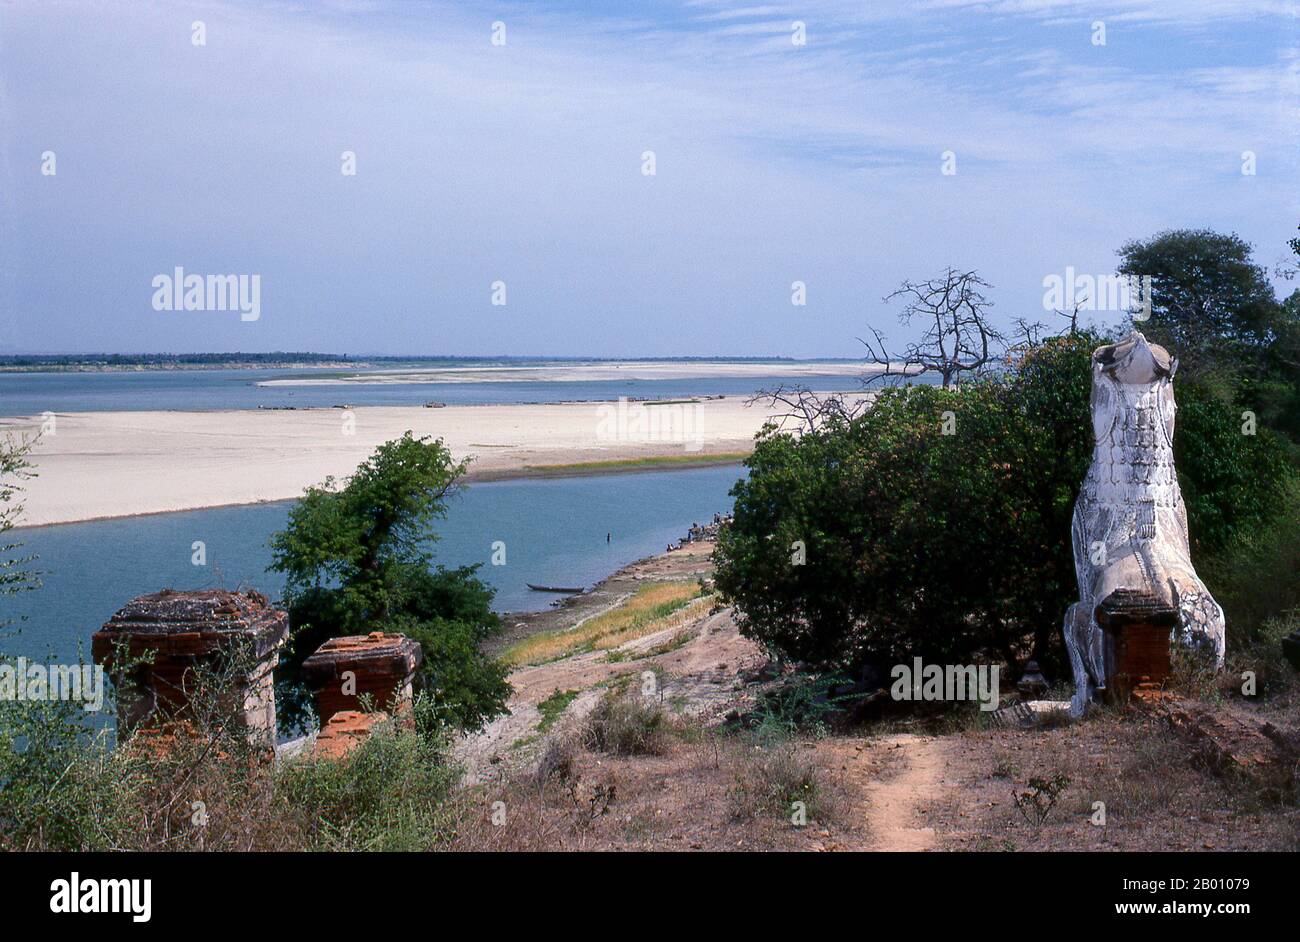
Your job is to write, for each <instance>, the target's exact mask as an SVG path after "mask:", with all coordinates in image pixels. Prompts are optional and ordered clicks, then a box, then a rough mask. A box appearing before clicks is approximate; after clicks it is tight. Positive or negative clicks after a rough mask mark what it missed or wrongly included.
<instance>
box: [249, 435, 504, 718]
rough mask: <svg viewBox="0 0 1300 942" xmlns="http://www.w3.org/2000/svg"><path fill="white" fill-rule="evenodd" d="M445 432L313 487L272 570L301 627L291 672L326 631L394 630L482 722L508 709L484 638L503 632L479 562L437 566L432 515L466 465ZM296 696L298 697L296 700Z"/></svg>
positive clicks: (455, 705)
mask: <svg viewBox="0 0 1300 942" xmlns="http://www.w3.org/2000/svg"><path fill="white" fill-rule="evenodd" d="M465 468H466V463H465V462H456V461H454V460H453V459H452V457H451V453H450V452H449V451H448V450H447V448H446V447H445V446H444V445H443V443H442V441H441V440H438V441H431V440H429V439H428V438H414V437H412V435H411V433H410V432H407V433H406V434H405V435H404V436H403V437H402V438H400V439H396V440H394V441H390V442H385V443H384V444H382V445H380V446H379V447H378V448H377V449H376V450H375V453H374V455H372V456H371V457H370V458H369V459H367V460H366V461H365V462H363V463H362V464H361V466H360V467H358V468H357V471H356V473H355V474H353V475H352V477H350V478H348V480H347V482H346V483H345V484H340V483H339V482H337V481H335V480H334V479H333V478H327V479H326V480H325V482H324V483H323V484H322V485H320V486H318V487H311V488H308V489H307V492H306V493H305V494H304V495H303V497H302V499H301V500H300V501H299V502H298V503H297V505H295V507H294V508H293V510H291V511H290V513H289V521H288V524H287V526H286V527H285V529H284V530H282V531H280V532H279V533H277V534H275V536H273V537H272V539H271V548H272V553H273V562H272V564H271V569H272V570H274V571H278V572H282V573H284V575H285V578H286V584H285V591H284V600H285V603H286V605H287V606H288V609H289V617H290V623H291V624H292V625H293V626H294V629H295V631H296V632H297V633H296V634H295V637H294V642H293V650H292V651H291V652H290V654H289V656H288V657H287V658H286V659H285V666H286V669H287V670H288V672H289V673H290V675H291V676H292V675H293V674H294V673H296V670H297V667H298V666H299V665H300V664H301V662H302V660H303V659H305V658H306V657H307V656H308V655H310V654H311V653H312V652H313V651H314V650H316V648H317V647H319V646H320V644H321V643H323V642H324V641H325V640H326V639H328V638H331V637H336V636H339V635H354V634H367V633H369V632H371V631H392V632H401V633H404V634H407V635H409V636H411V637H413V638H416V639H417V640H418V641H419V642H420V644H421V647H422V649H423V653H424V663H423V665H422V667H421V673H420V677H419V681H420V683H421V685H422V686H423V687H424V688H425V689H426V690H427V691H428V693H429V694H430V696H432V698H433V699H434V702H435V703H436V704H437V705H438V706H439V707H440V708H441V709H442V710H443V711H444V712H445V713H446V715H447V716H448V717H449V719H451V720H452V721H453V722H455V723H457V724H458V725H460V726H462V727H465V728H476V727H478V726H481V725H482V724H483V723H484V722H486V721H487V720H488V719H491V718H492V717H494V716H497V715H499V714H501V713H502V712H504V711H505V701H506V698H507V697H508V696H509V694H510V685H509V684H508V683H507V682H506V679H505V673H506V671H505V668H504V666H503V665H501V664H500V663H499V662H497V661H495V660H493V659H492V658H489V657H487V656H486V655H484V654H483V653H482V652H481V651H480V649H479V645H480V643H481V642H482V641H483V640H485V639H486V638H488V637H490V636H491V635H492V634H494V633H495V632H497V631H498V630H500V627H501V622H500V618H499V617H498V616H497V615H496V614H495V613H493V612H492V610H491V602H492V596H493V591H492V589H490V588H489V587H488V586H487V585H485V584H484V583H483V582H482V581H481V580H480V579H479V578H478V577H477V575H476V573H477V570H478V567H477V566H467V567H463V568H459V569H446V568H444V567H442V566H438V567H437V568H436V569H435V568H433V567H432V566H431V562H432V557H431V554H430V552H429V548H430V547H431V545H432V543H433V542H434V541H435V540H436V539H437V534H436V532H435V531H434V527H433V525H434V522H435V521H436V520H439V519H441V518H443V517H444V516H445V515H446V500H447V498H448V496H450V495H451V494H452V493H453V491H454V490H455V488H456V486H457V481H458V479H459V478H460V476H461V475H462V474H463V473H464V471H465ZM291 699H292V698H291Z"/></svg>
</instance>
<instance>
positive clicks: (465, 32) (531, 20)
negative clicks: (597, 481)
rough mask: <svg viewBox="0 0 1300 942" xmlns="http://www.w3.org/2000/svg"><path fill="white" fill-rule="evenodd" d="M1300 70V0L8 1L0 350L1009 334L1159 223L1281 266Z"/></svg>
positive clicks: (408, 348) (722, 344)
mask: <svg viewBox="0 0 1300 942" xmlns="http://www.w3.org/2000/svg"><path fill="white" fill-rule="evenodd" d="M200 24H201V29H199V25H200ZM200 39H201V40H202V41H201V42H200V41H199V40H200ZM800 39H802V40H803V41H802V42H800ZM494 40H495V41H494ZM1099 40H1101V41H1099ZM1297 49H1300V20H1298V19H1297V13H1296V4H1295V3H1292V2H1280V0H1181V2H1180V0H1088V2H1076V0H982V2H967V0H912V2H901V0H870V2H842V0H800V2H798V3H795V4H793V5H786V4H779V3H778V4H767V3H764V2H762V0H754V5H750V6H745V5H741V3H737V2H714V0H686V2H655V0H646V2H638V3H628V4H617V3H579V2H528V3H487V4H477V3H454V4H441V3H422V2H415V0H391V2H389V0H356V2H352V0H330V2H313V3H305V2H302V3H300V2H276V0H270V2H267V0H262V2H256V3H253V2H235V0H221V2H216V0H214V2H194V3H184V2H156V3H155V2H149V0H130V2H115V0H101V2H95V3H80V2H66V3H65V2H58V0H38V2H31V0H16V2H12V0H11V2H0V354H4V353H24V352H25V353H33V352H46V353H50V352H63V353H89V352H193V351H207V352H217V351H222V352H224V351H246V352H265V351H276V350H292V351H317V352H331V353H349V354H353V355H366V354H395V355H430V356H439V355H466V356H476V355H481V356H494V355H503V354H505V355H519V356H526V355H540V356H567V355H577V356H612V357H621V356H673V355H745V356H795V357H811V356H828V357H856V356H860V355H861V354H862V352H863V348H862V346H861V344H860V342H859V340H858V338H859V337H865V336H868V334H869V331H870V330H871V329H872V328H876V329H879V330H881V331H883V332H884V334H885V336H886V337H887V338H889V340H890V341H891V343H894V344H897V345H901V343H902V342H904V341H905V340H907V339H909V338H910V337H912V336H913V334H914V333H915V332H916V331H915V330H912V329H909V328H907V327H905V326H903V325H901V324H899V323H898V314H899V304H898V303H897V302H892V303H886V302H885V300H884V298H885V296H886V295H888V294H889V293H890V292H891V291H893V290H894V289H895V288H897V287H898V286H899V284H900V283H901V282H902V281H903V280H905V279H913V280H916V279H922V278H927V277H930V276H934V275H937V274H939V273H941V272H943V271H944V269H945V268H947V267H948V266H952V267H954V268H960V269H963V270H969V269H974V270H977V271H978V272H979V273H980V275H981V276H982V277H983V278H984V279H985V280H987V281H988V282H989V283H990V284H991V285H992V286H993V287H992V288H990V289H989V291H988V296H989V299H990V300H991V301H992V302H993V303H994V311H995V312H996V317H997V318H998V319H999V321H1000V323H1002V324H1003V325H1005V324H1009V323H1010V322H1011V320H1012V319H1013V318H1015V317H1026V318H1028V319H1030V320H1035V319H1038V320H1050V319H1051V318H1052V315H1051V314H1050V313H1049V312H1048V311H1046V310H1045V309H1044V295H1045V289H1044V280H1045V279H1047V278H1049V277H1051V276H1053V275H1055V276H1058V277H1059V278H1064V277H1065V276H1066V274H1067V272H1069V271H1074V272H1075V273H1082V274H1091V275H1104V274H1107V273H1111V272H1114V270H1115V267H1116V265H1117V257H1116V250H1117V249H1118V248H1119V247H1120V246H1121V245H1122V244H1123V243H1125V242H1126V241H1128V240H1130V239H1138V238H1146V237H1149V236H1151V235H1153V234H1155V233H1157V232H1159V231H1161V230H1165V229H1170V228H1182V227H1197V228H1200V227H1207V228H1211V229H1216V230H1220V231H1225V232H1228V231H1233V232H1237V233H1239V234H1240V235H1241V236H1242V237H1244V238H1245V239H1247V240H1248V241H1249V242H1251V243H1252V244H1253V245H1254V246H1255V248H1256V258H1257V260H1258V261H1259V262H1260V263H1262V264H1264V265H1266V266H1268V267H1270V268H1272V267H1273V266H1274V265H1275V264H1277V263H1278V261H1279V260H1280V259H1282V258H1283V257H1285V255H1286V254H1287V252H1288V250H1287V247H1286V241H1287V239H1289V238H1291V237H1292V236H1294V235H1295V230H1296V227H1297V223H1300V186H1297V184H1298V183H1300V108H1298V105H1300V55H1298V54H1297ZM345 153H350V154H352V155H354V163H353V164H352V165H351V167H349V166H348V165H347V164H348V162H347V160H346V158H345V157H344V154H345ZM648 153H649V154H652V155H653V168H652V169H653V173H651V172H649V171H650V169H651V168H650V167H649V157H648ZM51 158H52V160H51ZM347 169H354V170H355V172H354V173H347V172H345V170H347ZM51 170H52V171H53V172H50V171H51ZM177 267H180V268H182V269H183V270H184V272H185V273H187V274H198V275H200V276H205V277H206V276H209V275H237V276H245V278H246V283H247V284H248V285H249V286H250V287H251V285H252V284H253V280H252V279H253V278H254V276H255V277H256V283H257V285H258V288H259V304H258V306H257V310H256V318H255V319H253V318H251V317H245V316H241V313H240V312H239V311H230V310H166V309H163V310H159V309H158V308H159V306H160V302H159V301H158V298H157V294H158V290H157V283H156V281H155V279H156V278H158V277H159V276H161V275H164V274H165V275H169V276H170V275H171V274H172V273H173V272H174V271H175V269H176V268H177ZM796 283H801V284H802V286H803V287H802V300H803V302H804V303H802V304H796V303H793V302H794V301H795V300H798V299H799V298H798V297H797V296H798V294H799V289H798V288H797V287H795V285H796ZM1276 285H1277V288H1278V291H1279V293H1281V292H1284V291H1285V292H1286V293H1289V292H1290V290H1292V289H1293V288H1294V287H1295V284H1290V285H1288V284H1286V283H1285V281H1284V280H1282V279H1281V278H1280V277H1279V278H1278V279H1277V280H1276ZM494 301H497V302H500V301H504V302H505V303H494ZM204 304H206V300H205V301H204ZM1121 318H1122V314H1121V313H1120V312H1100V313H1098V314H1096V315H1095V319H1096V321H1097V322H1098V323H1100V324H1102V325H1110V324H1115V323H1118V322H1119V321H1120V319H1121Z"/></svg>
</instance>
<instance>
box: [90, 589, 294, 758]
mask: <svg viewBox="0 0 1300 942" xmlns="http://www.w3.org/2000/svg"><path fill="white" fill-rule="evenodd" d="M288 634H289V616H288V615H287V614H286V613H285V612H282V611H280V610H278V609H276V608H273V607H272V606H271V605H270V603H269V601H268V600H267V598H266V596H265V595H262V594H261V593H259V592H254V591H251V590H250V591H247V592H230V591H227V590H224V589H203V590H199V591H195V592H175V591H172V590H171V589H164V590H162V591H161V592H155V593H153V594H152V595H142V596H140V597H138V598H135V599H132V600H131V601H130V602H128V603H127V604H126V605H124V606H123V607H122V609H121V610H120V611H119V612H117V614H115V615H114V616H113V617H112V618H111V619H109V621H108V622H107V623H106V624H105V625H104V626H103V628H101V629H100V630H99V631H97V632H95V634H94V635H93V636H92V639H91V651H92V653H93V655H94V658H95V661H96V662H97V663H99V664H102V665H103V666H104V668H105V670H107V671H109V672H110V673H117V671H115V669H114V668H115V662H117V659H118V658H119V657H125V658H126V659H127V662H126V663H125V664H124V665H122V666H123V668H124V669H125V670H126V672H127V676H126V677H125V678H124V679H125V680H126V681H127V684H126V685H125V687H124V689H122V690H121V691H120V692H119V696H118V702H117V712H118V728H119V729H120V730H122V731H130V730H132V729H134V728H136V727H137V726H139V725H141V724H148V725H158V724H160V723H164V722H170V721H174V720H178V719H179V720H185V719H187V718H189V717H191V716H192V715H193V713H194V709H193V708H194V706H195V705H194V704H193V703H191V702H190V698H191V697H192V696H193V694H194V691H195V689H196V682H197V681H198V680H199V676H198V672H199V671H200V670H211V671H213V672H216V676H218V677H219V679H220V680H222V681H226V682H228V689H226V690H224V691H222V692H220V693H219V694H218V695H217V697H216V703H215V705H216V707H217V714H218V717H219V718H220V719H221V720H222V721H223V722H229V723H232V724H234V725H236V726H239V727H242V728H243V729H245V730H246V731H247V732H248V733H249V734H250V736H251V737H252V738H255V739H258V740H263V741H269V742H274V740H275V686H274V682H273V678H272V672H273V671H274V669H275V665H276V663H277V661H278V660H279V653H278V652H279V647H280V645H281V644H283V643H284V641H285V639H286V638H287V637H288ZM142 657H146V658H147V657H152V661H151V662H146V663H141V664H134V663H133V662H134V661H135V659H137V658H142ZM232 675H233V676H232Z"/></svg>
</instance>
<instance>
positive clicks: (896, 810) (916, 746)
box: [865, 733, 946, 850]
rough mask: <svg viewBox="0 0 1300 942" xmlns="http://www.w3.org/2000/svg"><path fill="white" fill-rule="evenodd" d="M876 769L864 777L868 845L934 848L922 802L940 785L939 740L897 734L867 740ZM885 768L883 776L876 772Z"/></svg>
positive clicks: (942, 770) (936, 794)
mask: <svg viewBox="0 0 1300 942" xmlns="http://www.w3.org/2000/svg"><path fill="white" fill-rule="evenodd" d="M870 752H871V758H872V759H874V760H876V761H872V762H871V763H870V764H871V765H872V766H873V767H874V771H873V772H872V773H869V774H870V780H869V781H867V782H866V799H867V807H866V816H867V833H868V834H869V835H870V838H869V841H868V844H867V846H866V848H865V849H866V850H932V849H933V848H934V846H935V830H934V828H933V827H930V826H928V825H927V824H926V822H925V818H924V814H923V808H922V806H923V805H924V804H926V803H927V802H929V801H931V800H932V799H935V798H938V797H939V793H940V789H942V788H943V787H944V781H943V778H944V773H945V770H946V762H945V758H944V748H943V741H942V740H940V739H936V738H934V737H931V736H917V735H914V734H912V733H899V734H896V735H892V736H882V737H881V738H880V739H877V740H874V741H873V742H872V744H871V749H870ZM882 766H883V771H884V772H885V775H884V776H883V777H882V775H881V774H880V772H881V771H882V768H881V767H882Z"/></svg>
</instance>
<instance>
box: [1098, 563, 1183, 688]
mask: <svg viewBox="0 0 1300 942" xmlns="http://www.w3.org/2000/svg"><path fill="white" fill-rule="evenodd" d="M1096 617H1097V624H1099V625H1100V626H1101V630H1102V631H1103V632H1104V633H1105V638H1106V643H1105V644H1104V645H1103V650H1104V652H1105V661H1106V664H1105V666H1106V679H1107V680H1106V699H1107V700H1109V701H1110V702H1112V703H1117V704H1124V703H1127V702H1128V700H1129V698H1130V697H1131V696H1133V695H1135V694H1136V695H1138V696H1143V695H1151V694H1158V693H1159V691H1161V690H1162V689H1163V688H1164V685H1165V683H1166V681H1168V679H1169V674H1170V669H1171V664H1170V644H1169V634H1170V632H1171V631H1172V630H1173V628H1174V627H1175V626H1176V625H1177V624H1178V610H1177V609H1175V608H1173V607H1172V606H1170V605H1167V604H1165V603H1164V602H1162V601H1161V600H1160V599H1158V598H1156V597H1155V596H1154V595H1151V594H1150V593H1147V592H1140V591H1135V590H1132V589H1117V590H1116V591H1114V592H1112V593H1111V594H1110V595H1108V596H1107V597H1106V598H1105V599H1104V600H1103V601H1102V602H1101V604H1100V605H1098V606H1097V613H1096Z"/></svg>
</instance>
